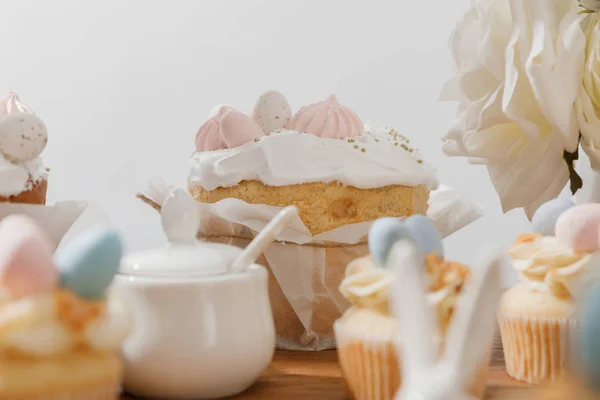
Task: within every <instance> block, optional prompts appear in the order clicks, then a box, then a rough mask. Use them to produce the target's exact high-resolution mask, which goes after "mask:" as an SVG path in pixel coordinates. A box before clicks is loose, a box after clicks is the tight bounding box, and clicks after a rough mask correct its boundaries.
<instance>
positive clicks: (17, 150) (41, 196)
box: [0, 92, 48, 204]
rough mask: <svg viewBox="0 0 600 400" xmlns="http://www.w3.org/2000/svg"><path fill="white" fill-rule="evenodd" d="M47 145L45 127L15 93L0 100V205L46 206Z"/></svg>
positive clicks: (10, 93)
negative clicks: (44, 160)
mask: <svg viewBox="0 0 600 400" xmlns="http://www.w3.org/2000/svg"><path fill="white" fill-rule="evenodd" d="M47 142H48V132H47V130H46V126H45V125H44V123H43V122H42V120H40V118H39V117H38V116H36V115H35V114H34V113H33V111H31V110H30V109H29V108H28V107H26V106H25V105H24V104H23V103H22V102H21V100H20V99H19V97H18V96H17V95H16V94H15V93H13V92H9V93H8V94H7V95H5V96H4V97H2V98H0V202H11V203H29V204H45V203H46V190H47V187H48V170H47V169H46V167H44V164H43V163H42V159H41V158H40V154H41V153H42V151H43V150H44V148H45V147H46V143H47Z"/></svg>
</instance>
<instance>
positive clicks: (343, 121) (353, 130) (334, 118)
mask: <svg viewBox="0 0 600 400" xmlns="http://www.w3.org/2000/svg"><path fill="white" fill-rule="evenodd" d="M292 129H294V130H296V131H298V132H306V133H311V134H313V135H315V136H320V137H323V138H332V139H337V138H344V137H354V136H359V135H362V134H363V133H364V125H363V123H362V121H361V120H360V118H359V117H358V115H356V114H355V113H354V111H352V110H351V109H349V108H348V107H346V106H343V105H342V104H340V103H339V102H338V100H337V98H336V97H335V95H331V96H329V98H328V99H327V100H325V101H323V102H320V103H316V104H311V105H309V106H306V107H302V108H301V109H300V110H298V112H296V115H294V119H293V121H292Z"/></svg>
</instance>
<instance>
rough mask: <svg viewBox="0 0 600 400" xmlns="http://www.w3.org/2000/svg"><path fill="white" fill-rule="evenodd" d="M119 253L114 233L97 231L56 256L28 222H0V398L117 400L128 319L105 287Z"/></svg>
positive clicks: (15, 217)
mask: <svg viewBox="0 0 600 400" xmlns="http://www.w3.org/2000/svg"><path fill="white" fill-rule="evenodd" d="M120 255H121V244H120V241H119V239H118V237H116V236H115V234H114V233H113V232H112V231H107V230H96V231H92V232H88V233H87V234H85V235H82V236H81V237H79V238H77V239H75V240H74V241H73V242H71V243H70V245H69V246H68V247H65V248H64V249H63V250H61V251H60V253H58V254H57V255H56V257H55V259H54V260H53V259H52V247H51V246H50V244H49V243H48V240H47V238H46V237H45V236H44V234H43V232H42V231H41V230H40V228H39V227H38V226H36V225H35V223H34V222H33V221H32V220H31V219H29V218H28V217H25V216H20V215H12V216H9V217H6V218H5V219H4V220H3V221H2V223H0V398H2V399H11V400H33V399H35V400H59V399H71V400H98V399H102V400H109V399H118V398H119V394H120V383H121V375H122V365H121V361H120V359H119V357H118V352H119V348H120V345H121V343H122V341H123V340H124V339H125V337H126V336H127V334H128V331H129V328H130V318H129V313H128V312H127V310H126V309H125V307H124V305H123V303H122V302H121V301H120V299H119V298H118V297H115V296H114V294H111V293H107V292H106V289H107V287H108V285H109V283H110V282H111V280H112V278H113V276H114V274H115V273H116V271H117V269H118V264H119V261H120Z"/></svg>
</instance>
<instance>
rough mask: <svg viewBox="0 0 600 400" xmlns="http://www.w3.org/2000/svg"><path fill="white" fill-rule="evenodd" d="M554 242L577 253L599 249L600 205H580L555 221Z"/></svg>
mask: <svg viewBox="0 0 600 400" xmlns="http://www.w3.org/2000/svg"><path fill="white" fill-rule="evenodd" d="M555 236H556V240H557V241H558V242H559V243H560V244H562V245H564V246H567V247H569V248H571V249H573V250H574V251H576V252H578V253H593V252H596V251H598V250H599V249H600V243H599V240H600V204H581V205H578V206H575V207H573V208H571V209H569V210H567V211H565V212H564V213H563V214H562V215H561V216H560V217H558V219H557V220H556V226H555Z"/></svg>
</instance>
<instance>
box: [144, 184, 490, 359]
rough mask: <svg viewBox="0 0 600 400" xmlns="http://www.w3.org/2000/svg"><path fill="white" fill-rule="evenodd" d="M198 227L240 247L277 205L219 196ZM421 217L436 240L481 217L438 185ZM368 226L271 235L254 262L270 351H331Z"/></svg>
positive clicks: (293, 228) (204, 208)
mask: <svg viewBox="0 0 600 400" xmlns="http://www.w3.org/2000/svg"><path fill="white" fill-rule="evenodd" d="M168 190H169V188H168V187H167V186H165V185H164V184H163V183H162V182H161V181H159V180H151V181H150V183H149V185H148V189H147V192H146V194H140V195H138V197H139V198H141V199H142V200H144V201H146V202H147V203H149V204H151V205H152V206H154V208H156V209H160V205H161V204H162V202H163V200H164V198H165V196H166V194H167V193H168ZM198 207H200V210H201V214H202V222H201V228H200V232H199V233H198V237H199V238H200V239H202V240H206V241H209V242H218V243H225V244H231V245H234V246H238V247H245V246H246V245H247V244H248V243H250V241H251V240H252V238H253V237H254V234H255V232H257V231H260V230H261V229H262V228H263V227H264V226H265V225H266V224H267V223H268V222H269V221H270V220H271V219H272V218H273V217H274V216H275V215H276V214H277V213H278V212H279V211H280V210H281V208H280V207H273V206H268V205H256V204H248V203H246V202H244V201H241V200H238V199H224V200H221V201H219V202H217V203H214V204H204V203H198ZM429 209H430V211H429V212H428V217H430V218H432V219H433V221H434V222H435V223H436V225H437V226H438V228H439V229H440V231H441V233H442V236H444V237H445V236H448V235H450V234H451V233H453V232H455V231H457V230H458V229H460V228H462V227H464V226H466V225H468V224H470V223H471V222H473V221H475V220H477V219H478V218H480V217H481V216H482V215H483V211H482V209H481V207H480V206H478V205H477V204H475V203H472V202H469V201H467V200H465V199H464V198H462V197H461V196H459V195H458V194H457V193H456V192H455V191H454V190H452V189H450V188H449V187H446V186H443V185H442V186H441V187H440V189H438V190H436V191H433V192H431V194H430V199H429ZM371 224H372V222H362V223H358V224H352V225H346V226H342V227H339V228H336V229H334V230H331V231H328V232H324V233H321V234H319V235H316V236H312V235H311V234H310V232H309V230H308V228H306V226H305V225H304V224H303V223H302V221H301V220H300V219H299V218H297V219H296V220H295V221H293V223H291V224H290V226H289V227H288V229H286V230H284V231H283V232H282V233H281V234H280V235H279V236H278V237H277V240H278V241H279V242H277V243H273V244H272V245H271V246H270V247H269V248H268V249H267V251H266V252H265V253H264V254H263V256H262V257H261V258H260V259H259V260H258V263H259V264H261V265H264V266H265V267H267V268H268V270H269V275H270V282H269V295H270V299H271V305H272V309H273V314H274V317H275V329H276V332H277V347H278V348H280V349H287V350H326V349H333V348H335V338H334V334H333V323H334V321H335V320H336V319H337V318H339V317H340V316H341V315H342V313H343V312H344V311H345V310H346V308H347V307H348V306H349V303H348V301H347V300H346V299H345V298H344V297H343V296H342V295H341V294H340V293H339V291H338V287H339V285H340V283H341V281H342V279H343V277H344V272H345V268H346V265H347V264H348V263H349V262H350V261H351V260H353V259H355V258H357V257H362V256H364V255H366V254H367V253H368V247H367V234H368V231H369V227H370V226H371Z"/></svg>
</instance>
